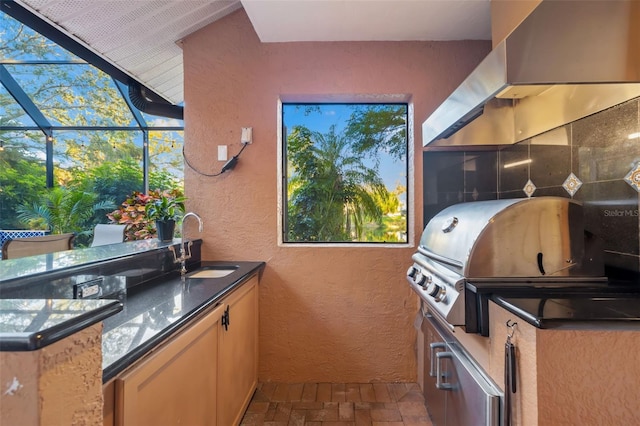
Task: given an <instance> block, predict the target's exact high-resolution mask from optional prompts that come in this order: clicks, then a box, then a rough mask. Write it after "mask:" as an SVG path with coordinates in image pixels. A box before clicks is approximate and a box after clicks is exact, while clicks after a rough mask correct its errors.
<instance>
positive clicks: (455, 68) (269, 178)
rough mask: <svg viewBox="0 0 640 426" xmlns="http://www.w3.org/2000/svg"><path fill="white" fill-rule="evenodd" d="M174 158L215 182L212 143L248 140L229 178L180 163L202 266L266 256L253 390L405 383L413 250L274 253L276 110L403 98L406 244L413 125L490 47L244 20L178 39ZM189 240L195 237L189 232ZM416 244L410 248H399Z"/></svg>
mask: <svg viewBox="0 0 640 426" xmlns="http://www.w3.org/2000/svg"><path fill="white" fill-rule="evenodd" d="M183 49H184V64H185V151H186V155H187V157H188V159H189V161H190V163H191V164H192V165H193V166H195V167H196V168H198V169H200V170H201V171H202V172H207V173H215V172H217V171H219V170H220V168H221V166H222V164H223V163H222V162H218V161H217V145H229V154H230V155H233V154H235V153H236V152H237V151H238V150H239V149H240V130H241V127H253V132H254V143H253V144H252V145H250V146H249V147H248V148H247V149H246V150H245V151H244V153H243V154H242V156H241V157H240V160H239V162H238V165H237V166H236V168H235V169H234V170H233V171H231V172H230V173H226V174H224V175H223V176H219V177H203V176H200V175H197V174H196V173H194V172H193V171H192V170H190V169H189V168H187V167H185V169H186V170H185V190H186V195H187V197H188V198H189V200H188V202H187V206H188V209H189V210H193V211H196V212H198V213H199V214H201V215H202V217H203V219H204V223H205V227H204V232H203V234H202V237H203V239H204V244H203V248H202V249H203V252H202V255H203V259H205V260H233V259H238V260H265V261H266V262H267V268H266V270H265V273H264V275H263V277H262V282H261V285H260V377H259V378H260V380H261V381H267V380H273V381H284V382H302V381H336V382H368V381H376V380H385V381H393V380H415V379H416V377H415V376H416V373H415V371H416V361H415V338H416V334H415V330H414V328H413V325H412V324H413V319H414V315H415V312H416V297H415V296H414V294H413V293H412V292H411V291H410V290H409V287H408V285H407V284H406V281H405V278H404V276H405V271H406V269H407V267H408V266H409V264H410V256H411V254H412V253H413V252H414V251H415V248H414V247H405V248H382V247H378V248H356V247H352V248H327V247H311V248H309V247H279V246H278V244H277V240H278V238H277V237H278V234H277V233H278V229H277V217H278V216H277V215H278V196H279V194H278V191H277V183H278V182H277V180H278V173H277V170H278V164H277V162H278V153H277V143H278V142H277V102H278V99H279V97H281V96H296V95H300V96H302V97H303V98H304V97H305V96H307V97H306V98H305V99H307V100H310V101H313V100H320V99H326V97H325V95H346V96H347V97H349V96H353V97H354V98H355V97H356V96H357V95H372V94H373V95H375V94H402V95H406V96H407V98H408V99H410V100H411V103H413V106H414V110H415V131H414V133H413V137H414V140H415V149H416V153H417V154H418V155H415V160H414V163H413V164H412V167H413V168H414V169H415V170H416V171H417V172H416V175H415V183H416V186H415V188H414V191H415V195H416V197H415V205H416V206H418V207H417V208H416V210H415V212H414V213H415V216H414V217H411V219H410V220H411V224H412V226H413V231H414V232H415V234H416V238H417V237H419V235H420V233H421V231H422V223H421V220H420V219H418V221H416V220H415V218H421V217H422V211H421V208H420V207H419V206H422V175H421V167H422V155H420V151H421V147H422V143H421V138H422V134H421V124H422V121H424V119H425V118H426V117H427V115H428V114H429V113H430V112H431V111H432V110H434V109H435V108H436V107H437V106H438V104H439V103H440V102H441V101H442V100H443V99H444V98H445V97H446V96H448V95H449V93H450V92H451V91H452V90H453V89H454V88H455V87H456V86H457V85H458V84H459V83H460V82H461V81H462V80H463V79H464V77H465V76H466V75H467V74H468V73H469V72H470V71H471V70H472V69H473V68H474V66H475V65H476V64H477V63H478V62H479V61H480V60H481V59H482V58H483V57H484V56H485V55H486V53H487V52H488V50H489V49H490V42H482V41H476V42H439V43H432V42H431V43H430V42H367V43H364V42H360V43H350V42H332V43H270V44H263V43H260V41H259V39H258V37H257V36H256V34H255V32H254V31H253V28H252V26H251V24H250V22H249V20H248V18H247V16H246V14H245V13H244V11H243V10H239V11H237V12H235V13H233V14H231V15H229V16H227V17H226V18H224V19H222V20H220V21H218V22H216V23H214V24H212V25H210V26H208V27H206V28H204V29H203V30H200V31H199V32H197V33H195V34H193V35H191V36H189V37H187V38H186V39H185V40H184V42H183ZM189 229H190V230H189V232H190V233H191V232H193V229H192V228H189ZM411 242H412V243H414V241H411Z"/></svg>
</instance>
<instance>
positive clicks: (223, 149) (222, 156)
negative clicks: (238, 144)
mask: <svg viewBox="0 0 640 426" xmlns="http://www.w3.org/2000/svg"><path fill="white" fill-rule="evenodd" d="M218 161H227V146H226V145H218Z"/></svg>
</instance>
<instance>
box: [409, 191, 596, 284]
mask: <svg viewBox="0 0 640 426" xmlns="http://www.w3.org/2000/svg"><path fill="white" fill-rule="evenodd" d="M419 251H420V252H421V253H423V254H425V255H427V256H428V257H430V258H432V259H434V260H436V261H438V262H439V263H441V264H443V265H444V266H446V267H447V268H449V269H451V270H453V271H455V272H456V273H458V274H460V275H462V276H464V277H467V278H484V277H487V278H494V277H532V278H534V277H580V276H585V277H594V276H602V275H603V274H604V266H603V261H602V254H601V253H602V250H601V248H600V247H599V244H598V242H597V240H596V238H594V237H593V236H592V235H591V234H590V233H588V232H585V230H584V218H583V209H582V205H581V204H580V203H578V202H576V201H574V200H570V199H568V198H562V197H537V198H524V199H510V200H490V201H476V202H470V203H462V204H456V205H453V206H450V207H448V208H446V209H444V210H442V211H441V212H440V213H438V214H437V215H436V216H435V217H434V218H433V219H431V221H430V222H429V224H428V225H427V226H426V228H425V230H424V232H423V234H422V237H421V239H420V248H419Z"/></svg>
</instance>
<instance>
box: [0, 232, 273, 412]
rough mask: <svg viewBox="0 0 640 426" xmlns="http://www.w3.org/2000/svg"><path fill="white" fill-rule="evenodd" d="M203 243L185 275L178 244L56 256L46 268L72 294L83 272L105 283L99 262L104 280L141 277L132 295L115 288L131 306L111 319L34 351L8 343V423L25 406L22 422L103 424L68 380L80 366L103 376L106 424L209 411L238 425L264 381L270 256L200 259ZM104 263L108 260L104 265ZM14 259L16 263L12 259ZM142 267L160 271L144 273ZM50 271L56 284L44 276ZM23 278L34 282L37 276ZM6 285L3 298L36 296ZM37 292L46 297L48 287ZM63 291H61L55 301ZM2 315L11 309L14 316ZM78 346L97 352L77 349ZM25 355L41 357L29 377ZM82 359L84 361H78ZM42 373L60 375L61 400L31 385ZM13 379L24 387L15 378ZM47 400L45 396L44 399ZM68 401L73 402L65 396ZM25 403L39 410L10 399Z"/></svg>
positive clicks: (53, 389) (7, 281)
mask: <svg viewBox="0 0 640 426" xmlns="http://www.w3.org/2000/svg"><path fill="white" fill-rule="evenodd" d="M126 244H127V243H125V246H126ZM200 244H201V241H199V242H198V244H194V255H196V256H195V258H194V259H192V262H191V264H190V267H189V268H188V270H189V272H188V273H187V274H186V275H185V276H184V277H181V276H180V272H179V271H178V270H177V269H176V268H175V267H174V265H173V262H172V259H171V261H170V262H165V257H168V256H166V254H167V252H168V253H169V256H171V253H170V252H169V250H168V245H171V244H156V246H154V247H147V248H146V249H145V250H142V252H141V253H139V254H138V255H136V254H133V255H132V254H131V253H129V254H127V255H125V256H120V257H118V256H116V257H115V258H111V259H103V260H102V261H97V262H88V263H76V264H74V265H73V266H72V267H71V268H66V267H62V266H61V267H59V268H52V267H51V265H52V264H56V261H55V260H53V261H51V259H49V260H50V262H48V263H49V267H47V268H44V269H45V270H46V271H47V273H46V274H45V275H43V276H41V277H40V278H41V281H42V282H43V285H44V284H46V285H45V287H47V285H48V287H49V290H51V291H53V293H54V294H64V293H65V291H64V290H63V289H62V288H61V287H63V286H65V285H71V286H72V287H73V286H77V285H78V282H77V281H78V280H83V281H84V280H88V281H89V282H93V283H95V282H97V281H95V280H96V275H97V273H98V271H100V274H105V276H104V278H105V279H103V280H101V283H100V284H104V283H105V282H107V283H111V284H113V282H114V279H113V278H110V279H106V278H107V277H106V274H111V275H110V276H111V277H113V276H120V277H125V278H123V280H124V281H126V280H127V277H129V278H131V277H133V279H132V280H131V281H133V282H136V285H134V286H132V287H130V288H128V289H127V291H126V294H125V295H122V294H120V293H118V294H117V295H112V296H111V297H114V299H113V300H114V301H115V302H116V305H118V304H120V303H122V310H121V312H117V313H115V314H113V315H111V316H110V317H108V318H106V319H104V321H103V322H102V323H96V324H94V325H92V326H90V327H88V328H86V329H83V330H79V331H78V332H77V333H74V334H71V335H70V336H68V337H65V338H63V339H61V340H57V341H55V342H53V343H52V344H51V345H49V346H44V347H42V348H39V349H38V350H35V351H26V350H23V351H19V352H17V351H11V349H8V351H4V348H3V352H2V353H1V355H2V367H3V368H0V371H1V373H2V382H3V394H2V396H1V398H2V404H1V405H2V413H1V414H2V420H1V421H0V422H1V423H3V424H4V423H5V420H7V424H16V418H15V417H12V418H11V419H9V418H5V415H8V414H12V415H15V414H16V412H17V413H18V415H19V417H18V418H17V422H18V424H41V423H40V421H42V419H44V418H47V419H48V420H49V421H50V424H56V423H57V424H67V423H68V424H71V423H72V419H71V418H69V417H68V416H69V415H72V416H73V419H74V420H73V421H77V420H80V419H81V420H82V421H86V423H87V424H95V423H96V417H95V416H96V409H95V401H94V403H92V404H90V405H87V408H85V409H83V408H82V406H83V405H84V404H82V401H83V397H84V396H83V395H82V392H83V391H82V390H81V389H79V388H74V387H73V386H67V383H69V384H72V383H74V382H73V380H72V379H73V378H72V377H66V376H67V375H74V373H77V374H78V375H80V376H83V377H85V376H91V377H93V376H96V377H97V380H98V381H99V383H98V384H99V399H98V401H99V403H100V406H99V412H98V413H97V415H99V421H100V422H102V421H103V418H104V423H105V424H109V425H111V424H124V423H126V424H147V423H149V424H151V423H154V422H156V424H159V423H158V421H157V419H158V418H162V421H163V422H173V423H178V422H179V421H183V422H186V424H204V423H203V420H202V419H207V421H209V422H210V423H211V424H216V421H217V422H218V423H217V424H232V423H234V422H235V419H237V418H240V417H241V416H242V414H243V412H244V409H245V408H246V403H248V401H249V398H250V397H251V395H252V394H253V391H254V389H255V385H256V383H257V361H258V359H257V336H258V281H259V277H260V274H261V272H262V270H263V268H264V265H265V264H264V263H263V262H247V261H242V262H230V261H221V262H200V259H199V253H200V251H199V245H200ZM152 245H153V244H152ZM196 246H198V247H197V248H196ZM88 250H89V251H90V250H91V249H88ZM125 251H126V250H125ZM101 253H102V252H101ZM67 255H70V253H67ZM46 256H51V255H46ZM59 256H63V255H59ZM74 256H77V254H75V255H74ZM87 256H89V257H91V253H85V256H84V257H85V258H86V257H87ZM44 257H45V256H43V259H34V262H35V261H36V260H42V261H43V262H44V263H47V262H46V260H47V259H44ZM138 257H139V258H138ZM17 260H18V259H16V262H17ZM150 260H151V261H150ZM36 263H38V262H36ZM40 263H41V262H40ZM63 263H65V262H58V263H57V264H58V265H62V264H63ZM103 263H107V264H109V267H108V268H106V269H105V268H104V265H102V264H103ZM153 264H155V265H157V268H158V271H155V272H158V274H155V272H153V271H151V270H150V268H149V266H150V265H153ZM5 265H9V264H8V263H3V266H5ZM12 265H13V264H12ZM13 266H15V265H13ZM178 267H179V265H178ZM101 268H102V269H101ZM5 271H6V270H5ZM135 271H137V272H135ZM41 272H42V271H41ZM5 275H6V274H5ZM18 275H19V274H18ZM142 275H144V276H146V277H153V278H151V279H150V280H141V276H142ZM47 276H48V277H51V279H52V282H54V285H50V284H51V282H49V283H45V281H46V279H47ZM79 277H82V278H79ZM24 281H25V282H27V283H28V282H29V278H28V277H26V278H25V279H24ZM115 281H118V280H115ZM70 283H71V284H70ZM0 285H1V286H2V287H0V296H2V298H3V299H6V298H7V296H11V297H15V296H16V294H18V293H20V292H23V293H22V294H23V296H24V298H25V299H27V302H28V303H27V304H26V305H29V303H33V302H36V301H37V299H35V298H31V299H30V298H28V295H27V294H24V291H25V289H24V288H22V289H21V288H19V287H20V285H19V281H17V280H15V279H13V278H8V277H7V276H4V279H3V280H0ZM106 287H108V286H106V285H105V288H106ZM5 290H6V292H5ZM100 290H103V289H100ZM5 293H6V294H5ZM36 293H37V292H36ZM116 296H117V297H116ZM37 298H38V299H40V298H42V294H38V295H37ZM57 300H60V297H58V298H56V300H54V304H55V303H57ZM66 301H67V302H70V303H71V302H73V303H74V304H83V303H85V304H94V305H95V304H98V305H100V306H101V305H103V304H112V302H111V301H110V299H109V298H105V299H104V300H66ZM100 306H98V307H100ZM3 314H4V313H3ZM3 317H4V318H11V316H10V315H8V316H7V315H3ZM30 325H33V323H31V324H29V321H27V326H30ZM2 337H3V338H4V337H7V336H4V335H3V336H2ZM96 343H97V346H96ZM87 348H88V349H87ZM85 349H86V350H85ZM78 351H81V352H83V353H84V352H90V354H92V355H91V356H89V357H85V356H76V355H77V354H76V352H78ZM41 353H42V354H44V355H41ZM96 353H97V358H96ZM33 358H36V361H33ZM25 359H28V362H29V363H31V364H29V365H34V364H35V366H34V368H33V369H32V370H31V374H29V377H25V376H26V375H27V373H25V371H24V369H21V367H23V366H24V365H25V364H24V362H22V361H23V360H25ZM38 359H40V360H41V361H38ZM43 359H44V361H42V360H43ZM11 360H13V361H15V360H17V364H16V363H14V364H13V365H15V368H14V369H13V370H10V369H9V368H5V367H9V366H11V364H9V363H8V362H9V361H11ZM38 362H40V364H38ZM78 362H79V363H80V366H77V365H75V364H76V363H78ZM38 365H40V367H38ZM75 367H79V368H78V369H74V368H75ZM41 372H54V373H55V374H56V377H57V380H56V381H55V382H51V381H49V380H48V377H45V378H44V381H45V382H47V383H48V385H49V394H48V395H54V394H56V393H57V394H59V395H61V397H60V398H58V399H57V400H56V401H57V402H58V403H57V404H53V406H52V405H51V404H50V405H47V404H46V399H43V398H41V397H42V395H39V394H38V392H39V388H38V387H37V386H26V385H25V386H22V384H23V383H29V384H31V383H34V382H37V381H38V380H40V379H41V378H40V377H34V376H39V374H40V373H41ZM5 375H7V377H5ZM9 376H11V377H9ZM14 377H15V380H12V379H13V378H14ZM67 379H68V381H67ZM12 383H14V384H15V386H11V384H12ZM7 386H8V387H7ZM89 387H91V386H89ZM219 388H224V389H225V392H217V389H219ZM74 392H80V393H79V394H75V393H74ZM103 395H104V412H103V407H102V401H103ZM45 396H46V395H45ZM94 399H95V398H94ZM38 400H40V401H44V403H43V404H41V405H38V402H37V401H38ZM61 401H66V402H65V403H62V404H60V402H61ZM185 401H189V405H186V406H188V407H190V409H189V410H185V409H184V407H180V405H179V404H184V403H185ZM212 401H213V403H212ZM25 402H26V403H27V405H29V404H31V405H32V406H33V407H39V410H35V414H33V413H32V414H30V415H29V416H28V417H27V416H26V415H22V416H21V415H20V414H19V413H20V412H19V411H16V410H12V409H11V404H14V403H22V404H24V403H25ZM74 406H75V408H76V409H75V410H74ZM32 411H33V410H32ZM69 413H70V414H69ZM60 416H63V417H60ZM64 416H67V417H64ZM10 420H12V421H10Z"/></svg>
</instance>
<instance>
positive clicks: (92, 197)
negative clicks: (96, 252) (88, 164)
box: [17, 187, 115, 244]
mask: <svg viewBox="0 0 640 426" xmlns="http://www.w3.org/2000/svg"><path fill="white" fill-rule="evenodd" d="M114 206H115V205H114V204H113V202H111V201H99V200H98V195H97V194H95V193H91V192H84V191H80V190H78V189H77V188H73V189H70V188H65V187H56V188H52V189H50V190H48V191H47V192H46V193H45V194H44V195H43V196H42V197H41V199H40V200H39V201H38V202H36V203H33V204H31V205H28V204H22V205H21V206H20V207H19V208H18V209H17V212H18V219H19V220H20V222H21V223H22V224H24V225H26V226H27V227H29V228H32V227H35V228H36V229H41V228H42V227H43V225H44V227H45V229H49V230H51V232H52V233H53V234H62V233H67V232H73V233H74V234H76V239H77V240H78V243H79V244H86V243H87V241H86V239H87V238H88V237H90V235H91V230H92V228H93V223H92V220H93V219H94V217H95V215H96V213H99V212H104V211H105V210H109V209H112V208H113V207H114Z"/></svg>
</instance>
